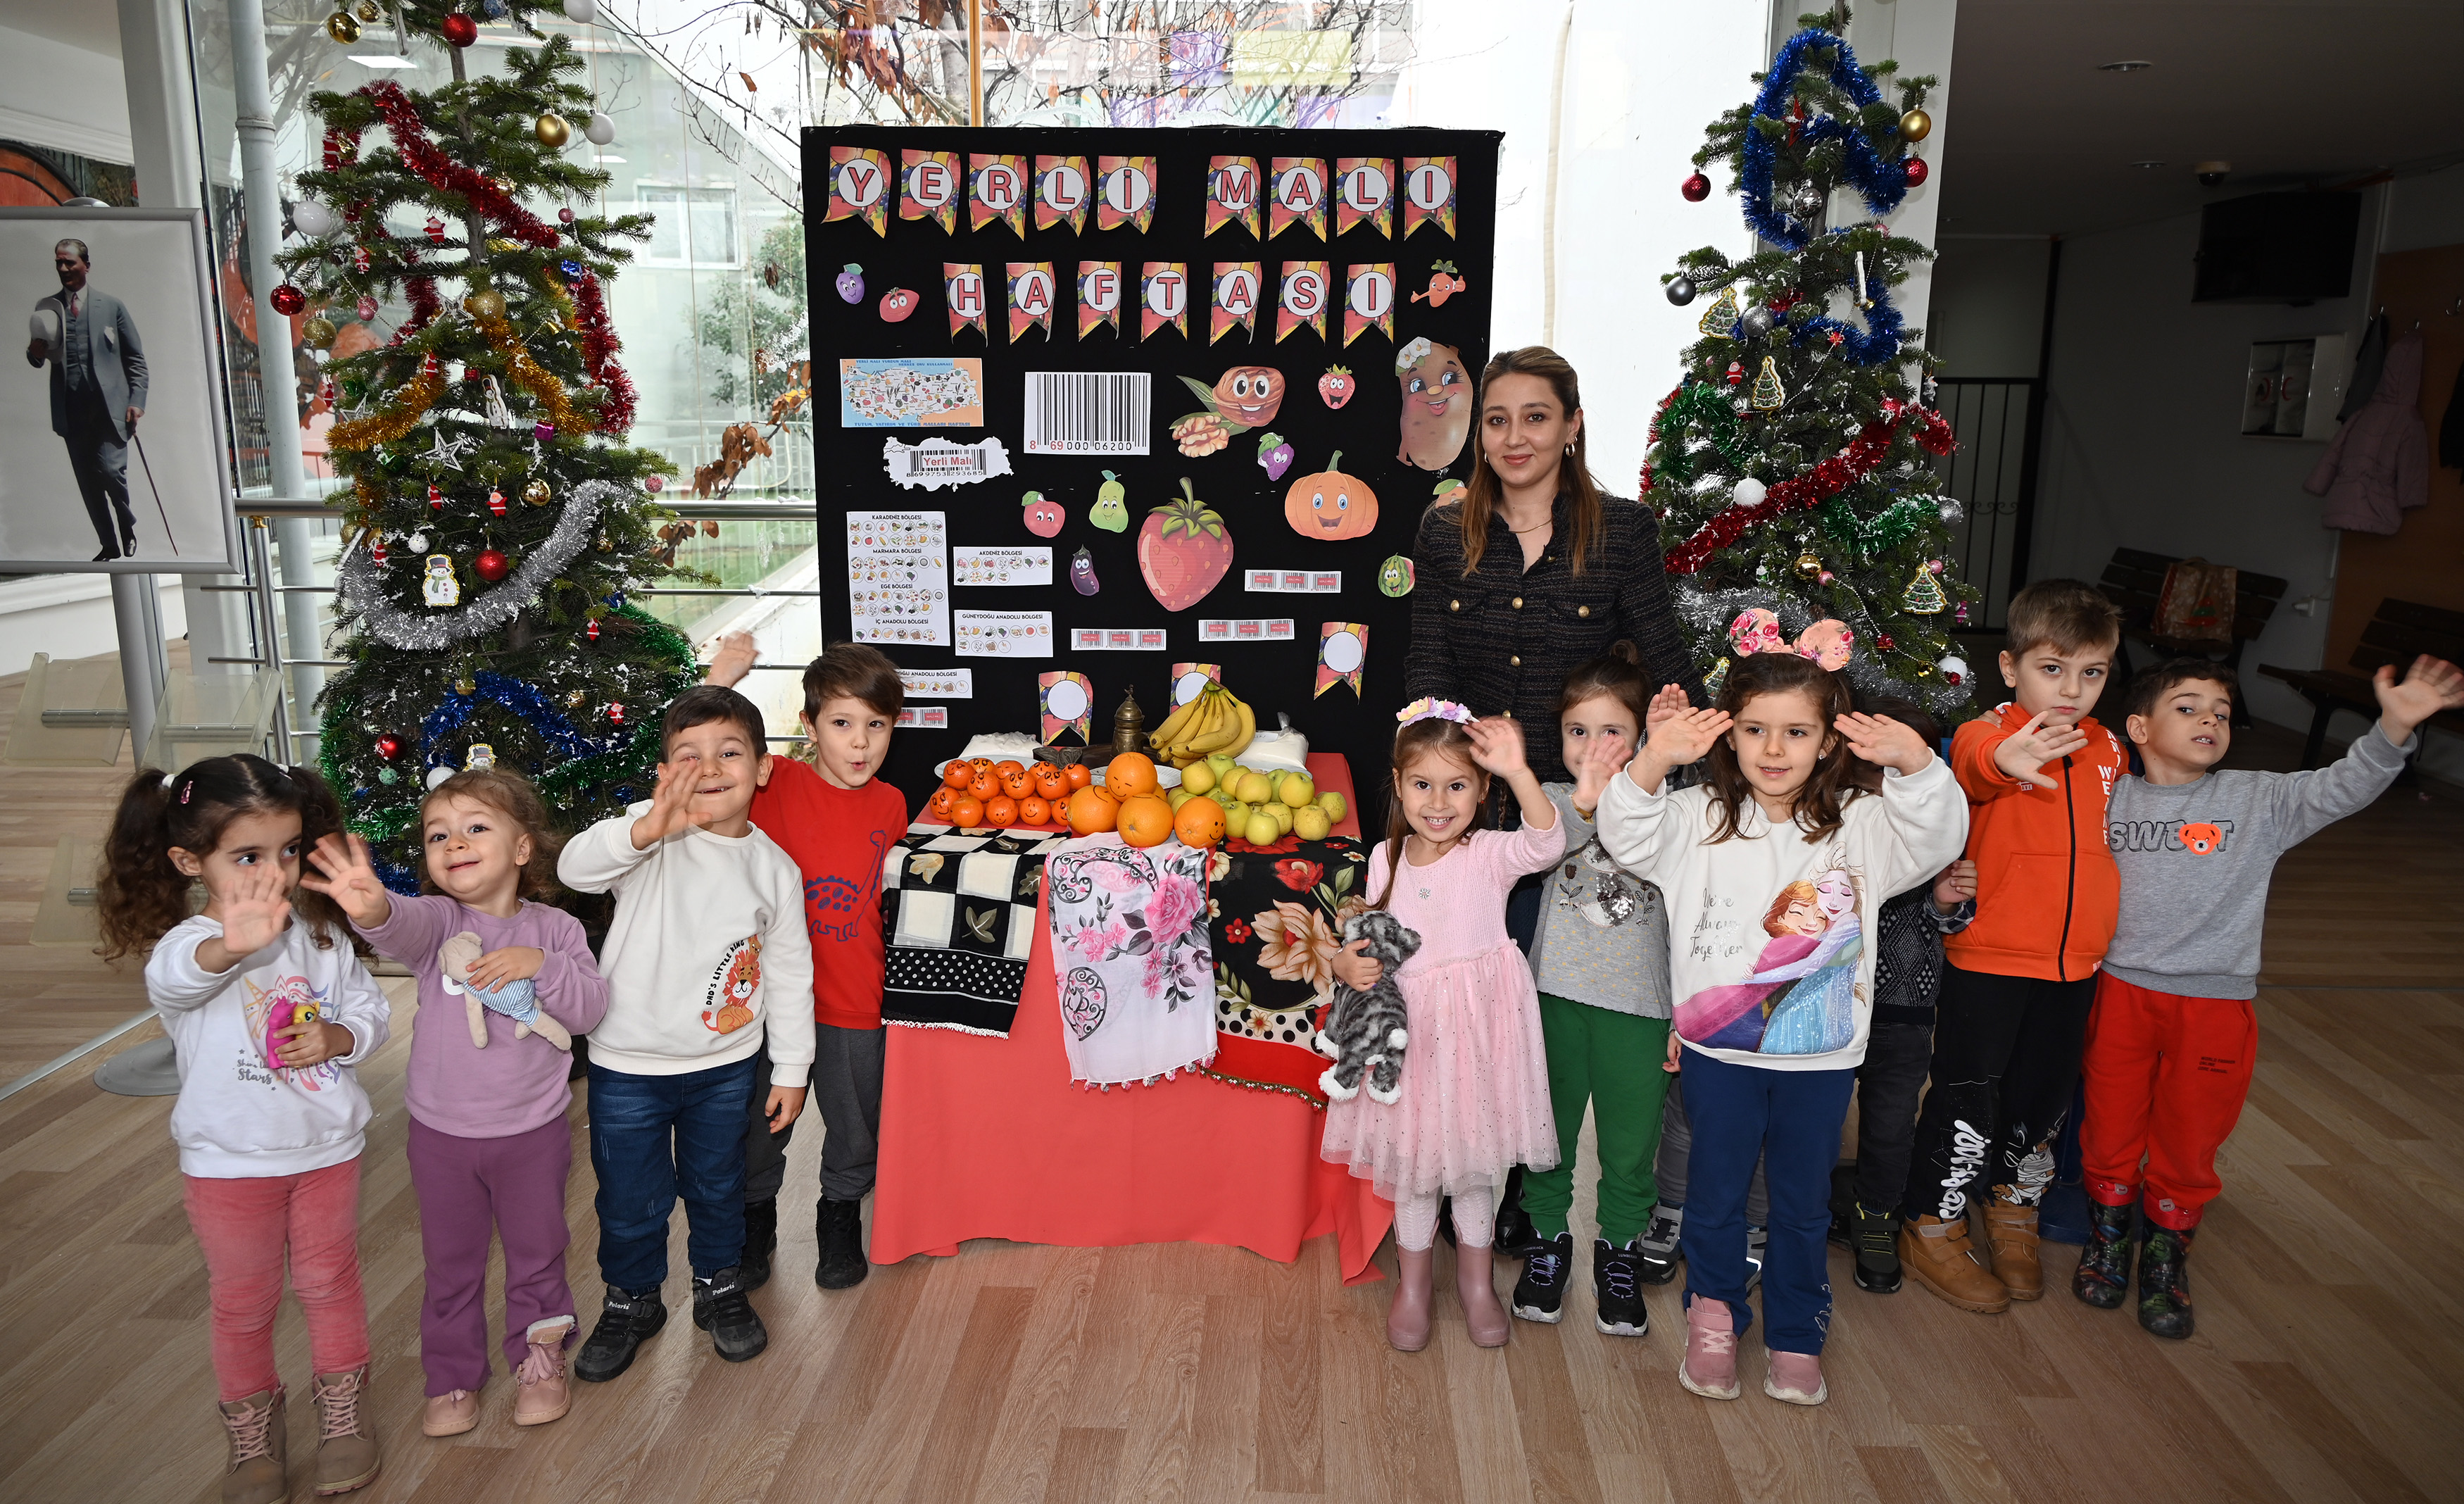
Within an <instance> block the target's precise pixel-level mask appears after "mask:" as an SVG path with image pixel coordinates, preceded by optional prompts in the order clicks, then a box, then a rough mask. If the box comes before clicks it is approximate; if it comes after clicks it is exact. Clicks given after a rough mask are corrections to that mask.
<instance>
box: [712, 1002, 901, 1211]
mask: <svg viewBox="0 0 2464 1504" xmlns="http://www.w3.org/2000/svg"><path fill="white" fill-rule="evenodd" d="M813 1033H814V1046H815V1049H814V1053H813V1077H812V1088H811V1092H812V1105H813V1106H814V1107H816V1108H818V1109H820V1111H821V1115H822V1195H823V1197H824V1198H825V1199H826V1200H829V1201H862V1200H864V1198H865V1195H866V1193H867V1192H869V1191H870V1190H871V1189H872V1170H873V1163H874V1161H876V1160H878V1159H879V1158H880V1144H879V1141H878V1139H879V1135H880V1133H881V1061H882V1053H883V1048H884V1046H885V1044H886V1043H887V1041H888V1040H889V1038H890V1030H888V1029H887V1028H839V1027H838V1026H837V1025H835V1024H816V1025H815V1026H813ZM769 1098H770V1051H769V1050H768V1049H767V1048H764V1049H763V1050H762V1051H761V1053H760V1055H759V1063H758V1064H757V1065H756V1066H755V1067H754V1078H753V1110H752V1116H751V1117H749V1118H748V1119H747V1120H746V1122H745V1125H744V1199H745V1200H746V1201H749V1202H750V1201H776V1200H778V1199H779V1192H780V1191H781V1189H782V1188H784V1187H785V1185H786V1183H787V1144H788V1142H789V1141H790V1140H791V1139H794V1138H795V1137H796V1125H795V1124H794V1123H789V1124H788V1125H787V1126H786V1127H785V1128H784V1129H781V1131H780V1132H778V1133H772V1132H770V1131H769V1129H768V1127H767V1126H766V1125H765V1124H764V1123H763V1121H762V1113H761V1105H762V1103H764V1102H766V1101H768V1100H769Z"/></svg>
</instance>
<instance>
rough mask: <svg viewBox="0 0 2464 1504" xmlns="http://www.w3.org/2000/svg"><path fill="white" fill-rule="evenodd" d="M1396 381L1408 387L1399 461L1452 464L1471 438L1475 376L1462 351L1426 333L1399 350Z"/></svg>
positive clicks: (1433, 466) (1430, 465)
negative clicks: (1472, 382) (1438, 341)
mask: <svg viewBox="0 0 2464 1504" xmlns="http://www.w3.org/2000/svg"><path fill="white" fill-rule="evenodd" d="M1395 380H1396V381H1397V384H1398V385H1400V386H1401V387H1402V388H1403V444H1402V447H1401V448H1400V449H1398V450H1397V451H1396V453H1395V457H1396V458H1397V459H1398V460H1400V461H1402V462H1403V463H1404V464H1406V465H1418V466H1419V468H1420V469H1422V470H1443V469H1445V468H1446V467H1447V466H1448V465H1451V464H1453V463H1454V462H1455V460H1456V459H1457V458H1458V457H1459V456H1461V455H1462V453H1463V441H1464V440H1465V439H1466V438H1468V437H1470V436H1471V373H1470V372H1468V371H1466V370H1464V369H1463V354H1462V352H1460V351H1458V350H1457V349H1456V348H1455V347H1454V346H1453V345H1451V344H1437V343H1431V341H1430V340H1429V338H1428V337H1427V336H1426V335H1422V336H1421V337H1420V338H1419V339H1417V340H1414V341H1412V342H1411V343H1408V344H1406V345H1404V346H1403V347H1402V349H1400V350H1398V351H1397V352H1396V354H1395Z"/></svg>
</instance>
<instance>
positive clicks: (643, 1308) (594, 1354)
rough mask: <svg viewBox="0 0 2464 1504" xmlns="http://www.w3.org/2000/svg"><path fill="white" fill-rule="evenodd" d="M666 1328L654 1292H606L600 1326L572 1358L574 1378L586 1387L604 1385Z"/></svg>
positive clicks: (665, 1313)
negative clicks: (643, 1345) (587, 1384)
mask: <svg viewBox="0 0 2464 1504" xmlns="http://www.w3.org/2000/svg"><path fill="white" fill-rule="evenodd" d="M667 1324H668V1308H667V1307H666V1306H665V1305H662V1304H661V1303H660V1301H659V1293H658V1291H657V1290H656V1289H650V1290H617V1289H614V1288H612V1287H611V1288H610V1289H609V1290H608V1292H607V1303H606V1305H605V1307H603V1308H602V1309H601V1311H600V1314H599V1325H598V1326H597V1327H596V1328H595V1329H593V1330H592V1332H591V1334H590V1339H589V1340H588V1341H586V1342H584V1343H583V1344H582V1351H581V1352H579V1353H576V1354H575V1355H574V1358H573V1377H575V1378H576V1379H580V1380H582V1381H583V1382H586V1383H605V1382H607V1381H608V1380H610V1379H613V1378H615V1377H616V1376H617V1375H618V1374H621V1373H623V1372H624V1371H625V1370H626V1369H627V1368H630V1367H632V1366H633V1355H634V1354H635V1353H637V1352H639V1351H641V1348H642V1344H643V1343H644V1342H647V1341H649V1339H650V1338H654V1337H656V1336H658V1335H659V1328H661V1327H663V1326H665V1325H667Z"/></svg>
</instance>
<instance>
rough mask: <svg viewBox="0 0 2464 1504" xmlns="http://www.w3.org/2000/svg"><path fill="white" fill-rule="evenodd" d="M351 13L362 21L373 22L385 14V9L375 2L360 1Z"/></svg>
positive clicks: (373, 0) (374, 0) (371, 0)
mask: <svg viewBox="0 0 2464 1504" xmlns="http://www.w3.org/2000/svg"><path fill="white" fill-rule="evenodd" d="M351 12H352V13H353V14H354V15H357V16H358V17H359V18H360V19H361V20H363V21H373V20H375V19H376V18H377V17H379V16H381V15H383V14H385V8H384V7H383V6H380V5H378V4H377V0H360V3H359V4H358V5H355V6H353V7H352V8H351Z"/></svg>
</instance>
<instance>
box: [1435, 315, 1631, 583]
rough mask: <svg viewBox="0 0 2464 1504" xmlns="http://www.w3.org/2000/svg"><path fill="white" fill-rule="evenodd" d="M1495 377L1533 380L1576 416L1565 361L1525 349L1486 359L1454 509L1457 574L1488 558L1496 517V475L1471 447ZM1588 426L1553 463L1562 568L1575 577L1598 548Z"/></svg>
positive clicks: (1576, 390)
mask: <svg viewBox="0 0 2464 1504" xmlns="http://www.w3.org/2000/svg"><path fill="white" fill-rule="evenodd" d="M1500 376H1537V377H1539V378H1540V379H1541V380H1542V381H1545V382H1547V383H1548V384H1549V389H1550V390H1551V391H1553V392H1555V393H1556V394H1557V406H1558V407H1559V408H1560V409H1562V410H1564V411H1565V412H1567V413H1569V414H1572V413H1574V412H1576V411H1579V410H1581V409H1582V406H1583V391H1582V387H1581V386H1580V385H1579V384H1578V383H1577V382H1576V381H1575V379H1574V367H1573V366H1572V365H1568V364H1567V363H1566V358H1565V357H1564V356H1562V355H1560V354H1558V353H1557V352H1556V351H1554V350H1552V349H1551V348H1549V347H1548V346H1547V345H1545V344H1527V345H1524V346H1523V347H1522V348H1521V349H1516V350H1507V351H1503V352H1501V353H1499V354H1497V355H1493V356H1490V357H1489V361H1488V365H1486V366H1485V367H1484V368H1483V369H1482V371H1481V373H1480V396H1479V399H1478V400H1477V401H1475V402H1474V403H1473V405H1472V436H1473V438H1474V440H1475V447H1474V450H1473V460H1472V467H1471V484H1470V487H1469V489H1468V490H1467V491H1466V493H1465V494H1464V496H1463V500H1462V501H1460V502H1459V503H1457V508H1458V510H1459V511H1460V513H1461V517H1460V521H1461V523H1462V526H1463V573H1464V574H1466V575H1469V574H1471V573H1473V572H1474V571H1476V570H1478V569H1479V568H1480V561H1481V556H1482V555H1484V554H1485V553H1487V552H1488V520H1489V519H1490V518H1492V517H1494V516H1496V515H1497V506H1498V499H1499V496H1500V493H1501V490H1502V487H1501V485H1500V483H1499V481H1498V478H1497V472H1496V471H1495V470H1494V469H1492V468H1490V466H1489V463H1488V455H1487V453H1485V451H1482V450H1480V449H1479V448H1478V447H1477V442H1476V441H1477V440H1478V438H1479V435H1480V431H1481V427H1482V425H1483V423H1484V422H1485V415H1484V414H1485V406H1484V405H1485V403H1486V402H1487V401H1488V389H1489V383H1491V382H1493V381H1495V380H1497V378H1499V377H1500ZM1590 429H1591V425H1589V424H1585V425H1584V426H1583V427H1582V428H1579V429H1577V430H1575V431H1574V442H1573V444H1572V445H1570V446H1569V447H1568V448H1569V453H1565V454H1563V455H1560V456H1559V457H1558V461H1557V494H1558V495H1559V496H1561V497H1564V498H1567V508H1566V513H1567V516H1566V520H1567V522H1568V524H1569V527H1568V533H1569V536H1568V537H1566V538H1564V539H1562V540H1559V542H1563V543H1564V544H1565V545H1566V549H1567V559H1568V562H1569V563H1570V564H1572V565H1573V571H1574V573H1576V574H1581V573H1582V572H1583V566H1584V564H1586V563H1587V562H1588V561H1589V560H1590V559H1591V556H1592V550H1593V549H1594V548H1595V547H1596V546H1597V545H1598V543H1599V538H1600V532H1601V522H1600V484H1599V482H1598V481H1596V480H1594V479H1593V478H1592V467H1591V461H1590V459H1589V458H1588V457H1587V454H1588V452H1589V448H1590V442H1591V433H1590Z"/></svg>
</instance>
